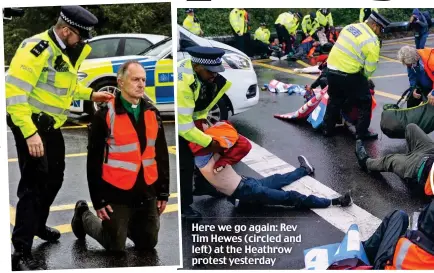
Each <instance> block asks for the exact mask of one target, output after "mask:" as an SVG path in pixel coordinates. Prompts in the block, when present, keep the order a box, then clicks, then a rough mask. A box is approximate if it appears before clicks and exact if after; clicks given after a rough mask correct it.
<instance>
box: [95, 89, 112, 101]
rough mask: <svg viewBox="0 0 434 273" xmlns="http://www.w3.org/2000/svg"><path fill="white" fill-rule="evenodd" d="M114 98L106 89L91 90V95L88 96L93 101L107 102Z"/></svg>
mask: <svg viewBox="0 0 434 273" xmlns="http://www.w3.org/2000/svg"><path fill="white" fill-rule="evenodd" d="M112 98H114V95H113V94H112V93H110V92H107V91H101V92H93V93H92V97H91V98H90V100H91V101H93V102H108V101H109V100H111V99H112Z"/></svg>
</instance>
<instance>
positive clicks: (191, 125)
mask: <svg viewBox="0 0 434 273" xmlns="http://www.w3.org/2000/svg"><path fill="white" fill-rule="evenodd" d="M194 127H195V126H194V122H190V123H187V124H178V129H179V130H180V131H188V130H190V129H192V128H194Z"/></svg>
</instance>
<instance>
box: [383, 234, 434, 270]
mask: <svg viewBox="0 0 434 273" xmlns="http://www.w3.org/2000/svg"><path fill="white" fill-rule="evenodd" d="M433 268H434V256H433V255H431V254H430V253H428V252H426V251H425V250H423V249H422V248H420V247H419V246H417V245H415V244H413V243H412V242H411V241H410V240H409V239H407V238H405V237H402V238H400V239H399V241H398V244H397V245H396V248H395V254H394V255H393V263H392V265H387V266H386V267H385V269H386V270H402V269H403V270H406V269H407V270H408V269H414V270H418V269H433Z"/></svg>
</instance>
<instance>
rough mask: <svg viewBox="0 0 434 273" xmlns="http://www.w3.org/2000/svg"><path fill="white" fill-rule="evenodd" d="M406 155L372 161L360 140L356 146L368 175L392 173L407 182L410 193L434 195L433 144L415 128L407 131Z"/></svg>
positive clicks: (384, 157)
mask: <svg viewBox="0 0 434 273" xmlns="http://www.w3.org/2000/svg"><path fill="white" fill-rule="evenodd" d="M405 139H406V140H407V149H408V153H407V154H390V155H386V156H383V157H380V158H370V157H369V155H368V153H367V152H366V150H365V148H364V146H363V143H362V141H361V140H358V141H357V142H356V157H357V160H358V162H359V165H360V167H361V168H362V169H363V170H364V171H367V172H393V173H395V174H397V175H398V176H399V177H400V178H401V179H404V180H405V181H406V182H407V184H408V186H409V187H410V188H411V189H414V190H416V192H422V191H423V192H424V193H425V194H426V195H429V196H431V195H433V191H432V189H431V183H430V175H429V174H430V171H431V169H432V166H433V163H434V141H433V140H432V139H431V138H430V137H429V136H428V135H427V134H425V132H424V131H422V129H420V128H419V126H417V125H416V124H413V123H411V124H409V125H407V127H406V129H405Z"/></svg>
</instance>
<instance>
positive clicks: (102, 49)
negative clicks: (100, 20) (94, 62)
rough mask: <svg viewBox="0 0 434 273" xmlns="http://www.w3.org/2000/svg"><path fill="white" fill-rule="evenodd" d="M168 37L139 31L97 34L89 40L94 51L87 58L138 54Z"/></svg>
mask: <svg viewBox="0 0 434 273" xmlns="http://www.w3.org/2000/svg"><path fill="white" fill-rule="evenodd" d="M166 38H167V36H164V35H155V34H139V33H124V34H108V35H100V36H96V37H93V38H92V39H90V40H88V41H87V43H88V44H89V45H90V46H91V47H92V51H91V52H90V54H89V56H88V57H87V58H86V59H87V60H91V59H98V58H112V57H121V56H131V55H137V54H140V53H141V52H144V51H145V50H146V49H148V48H149V47H151V46H152V45H155V44H156V43H158V42H160V41H163V40H164V39H166Z"/></svg>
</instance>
